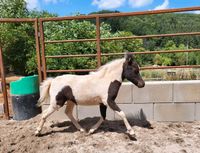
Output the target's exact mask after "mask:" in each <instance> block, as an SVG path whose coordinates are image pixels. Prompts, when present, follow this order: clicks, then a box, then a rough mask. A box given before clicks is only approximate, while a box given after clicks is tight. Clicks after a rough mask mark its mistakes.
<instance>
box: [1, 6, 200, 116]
mask: <svg viewBox="0 0 200 153" xmlns="http://www.w3.org/2000/svg"><path fill="white" fill-rule="evenodd" d="M195 10H200V7H189V8H179V9H166V10H153V11H143V12H129V13H108V14H92V15H80V16H67V17H51V18H39V19H37V18H1V19H0V24H1V23H31V24H33V26H34V30H35V43H36V44H35V45H36V56H37V67H38V75H39V80H40V82H41V81H42V80H44V79H46V78H47V73H57V72H61V73H62V72H89V71H95V70H96V69H74V70H50V69H47V63H46V59H47V58H85V57H94V58H96V59H97V67H96V68H98V67H100V66H101V62H102V57H103V56H122V55H123V54H124V53H103V52H102V50H101V47H100V44H101V42H105V41H118V40H130V39H149V38H164V37H177V36H200V32H179V33H169V34H153V35H142V36H135V35H134V36H128V37H112V38H102V37H101V28H100V24H101V19H103V18H113V17H115V18H116V17H129V16H141V15H153V14H164V13H177V12H186V11H195ZM65 20H95V26H96V37H95V38H90V39H89V38H87V39H73V40H71V39H70V40H69V39H66V40H46V38H45V34H44V30H45V29H44V23H45V22H57V21H65ZM70 42H72V43H76V42H94V43H96V53H95V54H75V55H51V56H50V55H46V45H47V44H58V43H61V44H62V43H70ZM199 51H200V48H195V49H186V50H159V51H142V52H132V53H134V54H139V55H145V54H163V53H181V52H199ZM1 52H2V49H1ZM0 58H2V57H0ZM2 61H3V59H2V60H1V62H2ZM1 62H0V63H1ZM2 65H3V64H1V65H0V66H1V67H0V68H1V71H2V70H3V68H2ZM171 68H200V65H181V66H159V67H154V66H148V67H141V70H153V69H171ZM1 74H2V72H1ZM1 77H4V78H5V75H4V76H1ZM4 80H5V79H4ZM4 82H5V81H4ZM4 92H5V91H4ZM4 96H5V97H7V93H6V92H5V93H4ZM4 101H5V116H6V117H7V118H9V109H8V107H7V101H6V99H5V100H4Z"/></svg>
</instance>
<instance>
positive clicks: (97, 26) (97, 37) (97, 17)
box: [96, 16, 101, 67]
mask: <svg viewBox="0 0 200 153" xmlns="http://www.w3.org/2000/svg"><path fill="white" fill-rule="evenodd" d="M100 37H101V34H100V18H99V16H96V46H97V66H98V67H100V66H101V47H100V43H101V42H100Z"/></svg>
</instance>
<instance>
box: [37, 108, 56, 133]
mask: <svg viewBox="0 0 200 153" xmlns="http://www.w3.org/2000/svg"><path fill="white" fill-rule="evenodd" d="M56 110H57V109H56V107H54V106H52V105H50V106H49V107H48V108H47V109H46V110H45V111H44V112H43V113H42V119H41V121H40V123H39V126H38V127H37V130H36V131H35V135H36V136H38V135H40V132H41V131H42V128H43V126H44V123H45V121H46V119H47V117H49V116H50V115H51V114H52V113H53V112H55V111H56Z"/></svg>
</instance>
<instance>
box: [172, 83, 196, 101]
mask: <svg viewBox="0 0 200 153" xmlns="http://www.w3.org/2000/svg"><path fill="white" fill-rule="evenodd" d="M174 102H200V81H198V80H197V81H176V82H174Z"/></svg>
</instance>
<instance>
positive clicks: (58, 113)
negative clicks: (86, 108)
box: [42, 104, 77, 121]
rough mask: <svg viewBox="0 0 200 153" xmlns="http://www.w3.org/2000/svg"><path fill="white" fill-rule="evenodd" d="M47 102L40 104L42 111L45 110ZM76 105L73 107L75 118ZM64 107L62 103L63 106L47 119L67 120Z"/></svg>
mask: <svg viewBox="0 0 200 153" xmlns="http://www.w3.org/2000/svg"><path fill="white" fill-rule="evenodd" d="M48 106H49V105H48V104H44V105H43V106H42V111H44V110H46V109H47V108H48ZM76 107H77V106H75V107H74V110H73V115H74V117H75V118H77V108H76ZM65 108H66V105H64V106H63V107H61V108H60V109H59V110H58V111H55V112H54V113H53V114H52V115H50V116H49V117H48V118H47V120H55V121H63V120H66V121H68V120H69V118H68V117H67V115H66V114H65Z"/></svg>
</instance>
